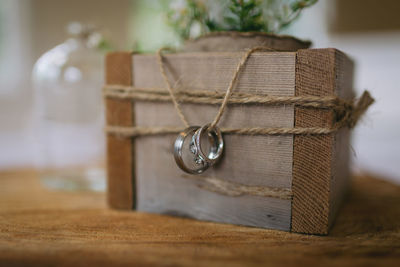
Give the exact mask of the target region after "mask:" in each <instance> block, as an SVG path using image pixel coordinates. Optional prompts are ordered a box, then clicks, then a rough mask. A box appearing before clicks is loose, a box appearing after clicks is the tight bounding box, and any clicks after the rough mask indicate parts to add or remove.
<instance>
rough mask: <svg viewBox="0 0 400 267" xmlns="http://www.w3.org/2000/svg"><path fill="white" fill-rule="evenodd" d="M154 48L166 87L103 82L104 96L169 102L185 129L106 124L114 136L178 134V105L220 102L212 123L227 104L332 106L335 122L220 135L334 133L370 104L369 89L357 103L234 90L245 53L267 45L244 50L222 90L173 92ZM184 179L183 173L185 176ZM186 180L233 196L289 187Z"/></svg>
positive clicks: (275, 193) (284, 192) (278, 194)
mask: <svg viewBox="0 0 400 267" xmlns="http://www.w3.org/2000/svg"><path fill="white" fill-rule="evenodd" d="M163 50H166V49H160V50H159V51H158V54H157V55H158V57H157V59H158V63H159V67H160V72H161V74H162V77H163V79H164V81H165V83H166V85H167V89H165V88H138V87H133V86H123V85H106V86H104V88H103V94H104V97H106V98H118V99H131V100H133V101H153V102H157V101H158V102H171V101H172V102H173V104H174V106H175V109H176V111H177V113H178V115H179V117H180V119H181V120H182V122H183V124H184V127H179V126H169V127H157V126H153V127H123V126H117V125H107V126H106V128H105V130H106V132H107V133H108V134H112V135H116V136H119V137H121V138H132V137H139V136H152V135H165V134H178V133H180V132H181V131H183V130H184V129H185V128H186V127H188V126H189V125H190V124H189V122H188V121H187V119H186V117H185V115H184V114H183V112H182V110H181V108H180V103H193V104H208V105H210V104H211V105H220V108H219V110H218V113H217V115H216V117H215V118H214V120H213V122H212V123H211V127H212V126H215V125H217V124H218V122H219V121H220V119H221V117H222V115H223V114H224V112H225V110H226V107H227V105H239V104H240V105H251V104H263V105H294V106H296V107H308V108H317V109H330V110H334V111H335V113H336V117H337V118H338V120H337V121H336V122H335V123H334V124H333V126H332V127H331V128H324V127H308V128H301V127H293V128H262V127H251V128H222V129H221V130H222V132H223V133H224V134H240V135H326V134H331V133H334V132H336V131H338V130H339V129H340V128H342V127H350V128H351V127H354V126H355V124H356V123H357V121H358V120H359V118H360V117H361V115H362V114H363V113H364V112H365V111H366V110H367V109H368V107H369V106H370V105H371V104H372V103H373V101H374V100H373V98H372V97H371V95H370V94H369V92H368V91H365V92H364V93H363V94H362V96H361V97H360V99H359V100H358V101H355V100H351V101H348V100H343V99H340V98H338V97H335V96H327V97H316V96H268V95H255V94H248V93H235V92H233V90H234V87H235V84H236V83H237V80H238V77H239V74H240V71H241V70H242V68H243V66H244V65H245V64H246V61H247V59H248V58H249V57H250V55H251V54H252V53H254V52H256V51H273V50H271V49H270V48H268V47H255V48H252V49H250V50H248V51H247V52H246V53H245V54H244V55H243V57H242V58H241V60H240V62H239V64H238V65H237V67H236V69H235V71H234V73H233V77H232V79H231V81H230V83H229V86H228V89H227V91H226V92H225V93H218V92H210V91H200V90H185V89H184V90H182V89H180V90H174V88H173V87H172V86H171V83H170V82H169V80H168V77H167V75H166V73H165V69H164V64H163V60H162V59H163V58H162V51H163ZM185 177H186V176H185ZM187 177H190V178H191V179H202V180H203V181H204V182H205V183H204V185H203V186H202V187H203V188H204V189H207V190H209V191H214V192H218V193H221V194H224V195H228V196H238V195H243V194H247V195H258V196H264V197H274V198H280V199H290V198H291V197H292V192H291V190H290V189H283V188H282V189H281V188H272V187H265V186H247V185H242V184H237V183H233V182H228V181H224V180H220V179H217V178H213V177H197V178H196V177H195V176H187Z"/></svg>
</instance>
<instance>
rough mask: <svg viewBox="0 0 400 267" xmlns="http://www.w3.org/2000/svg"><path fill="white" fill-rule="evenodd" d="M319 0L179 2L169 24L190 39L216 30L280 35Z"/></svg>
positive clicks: (173, 5) (171, 10)
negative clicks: (302, 12) (279, 33)
mask: <svg viewBox="0 0 400 267" xmlns="http://www.w3.org/2000/svg"><path fill="white" fill-rule="evenodd" d="M317 1H318V0H218V1H215V0H214V1H212V0H176V1H171V4H170V7H169V9H168V11H167V18H168V23H169V25H170V26H172V28H173V29H174V31H175V32H176V33H177V34H178V36H179V37H180V38H182V39H188V38H193V37H197V36H200V35H202V34H205V33H208V32H215V31H240V32H254V31H255V32H266V33H278V32H280V31H282V30H283V29H284V28H286V27H288V26H289V25H290V24H291V23H292V22H293V21H294V20H296V19H297V18H298V16H299V15H300V13H301V11H302V10H303V9H304V8H307V7H310V6H312V5H313V4H315V3H316V2H317Z"/></svg>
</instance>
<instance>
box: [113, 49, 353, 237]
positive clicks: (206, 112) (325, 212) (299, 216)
mask: <svg viewBox="0 0 400 267" xmlns="http://www.w3.org/2000/svg"><path fill="white" fill-rule="evenodd" d="M241 56H242V53H240V52H226V53H210V52H208V53H205V52H203V53H201V52H198V53H176V54H170V55H166V56H165V63H166V67H167V69H168V73H169V75H170V78H171V80H177V79H179V84H180V85H181V86H183V87H185V89H200V90H217V91H219V92H225V90H226V88H227V85H228V83H229V81H230V79H231V77H232V74H233V71H234V69H235V68H236V65H237V63H238V61H239V59H240V57H241ZM239 79H240V81H239V83H238V84H237V86H236V88H235V92H245V93H256V94H268V95H273V96H305V95H312V96H338V97H340V98H343V99H350V98H353V92H352V83H353V63H352V61H351V60H350V59H349V58H348V57H347V56H346V55H345V54H343V53H342V52H340V51H338V50H336V49H304V50H299V51H297V52H257V53H254V54H252V55H251V57H250V58H249V60H248V62H247V63H246V65H245V67H244V69H243V71H242V73H241V74H240V78H239ZM106 83H107V84H118V85H128V86H135V87H140V88H154V87H157V88H164V87H165V84H164V82H163V80H162V77H161V74H160V71H159V67H158V65H157V61H156V57H155V56H154V55H136V54H133V55H132V54H131V53H126V52H116V53H111V54H109V55H108V56H107V58H106ZM106 108H107V123H108V124H109V125H116V126H150V127H152V126H181V122H180V121H179V117H178V116H177V114H176V111H175V110H174V107H173V105H172V103H160V102H145V101H135V102H133V101H132V100H126V99H115V98H107V99H106ZM217 109H218V106H212V105H198V104H183V110H184V112H185V114H186V115H187V117H188V118H189V121H190V122H191V123H193V124H194V125H204V124H206V123H208V122H210V121H211V120H212V119H213V118H214V116H215V114H216V112H217ZM335 119H336V117H335V112H334V111H333V110H327V109H315V108H305V107H301V108H300V107H294V106H292V105H287V106H265V105H251V106H248V105H246V106H240V105H236V106H229V108H228V110H227V112H226V114H225V115H224V116H223V118H222V120H221V123H220V126H221V127H235V128H239V127H255V126H257V127H328V128H329V127H331V126H332V125H333V123H334V122H335ZM175 138H176V135H174V134H172V135H159V136H143V137H136V138H121V137H118V136H115V135H111V134H109V135H108V136H107V149H108V151H107V155H108V159H107V167H108V201H109V204H110V206H111V207H112V208H117V209H136V210H139V211H146V212H155V213H162V214H173V215H181V216H187V217H191V218H196V219H201V220H209V221H217V222H224V223H233V224H239V225H248V226H256V227H264V228H271V229H279V230H285V231H293V232H299V233H310V234H327V233H328V231H329V228H330V226H331V225H332V223H333V221H334V218H335V215H336V213H337V210H338V208H339V206H340V203H341V201H342V199H343V197H344V195H345V192H346V190H347V188H348V184H349V160H350V159H349V146H350V143H349V142H350V132H349V130H348V129H347V128H342V129H340V130H339V131H338V132H336V133H332V134H327V135H294V136H293V135H285V136H244V135H226V136H224V139H225V143H226V149H225V152H224V153H225V155H224V157H223V159H222V162H221V163H220V164H218V165H217V166H215V167H213V168H212V169H210V170H207V171H206V172H205V173H204V174H202V175H200V176H194V175H189V174H186V173H183V172H182V171H181V170H180V169H178V167H177V166H176V164H175V162H174V159H173V156H172V145H173V142H174V139H175ZM215 179H218V180H219V181H221V180H222V181H223V182H225V183H226V184H227V187H229V185H231V184H233V185H240V186H243V187H251V188H257V187H262V188H267V189H270V190H272V191H273V190H274V189H277V188H278V189H281V190H285V192H288V194H290V197H279V198H276V197H265V196H263V195H262V194H258V195H257V194H235V192H234V191H233V192H232V194H226V192H225V193H224V194H222V193H221V192H219V191H218V188H213V187H212V185H213V181H215Z"/></svg>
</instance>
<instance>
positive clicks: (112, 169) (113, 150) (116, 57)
mask: <svg viewBox="0 0 400 267" xmlns="http://www.w3.org/2000/svg"><path fill="white" fill-rule="evenodd" d="M131 57H132V53H129V52H114V53H110V54H108V55H107V57H106V64H105V65H106V72H105V75H106V84H120V85H132V75H131V73H132V62H131ZM105 101H106V121H107V124H108V125H118V126H132V125H133V123H134V115H133V106H132V105H133V104H132V101H131V100H121V99H110V98H108V99H106V100H105ZM133 150H134V146H133V142H132V140H131V139H126V138H119V137H116V136H113V135H107V177H108V179H107V190H108V194H107V196H108V203H109V205H110V207H112V208H116V209H132V208H133V207H134V203H135V201H134V200H135V191H136V190H135V188H134V187H135V184H134V177H133V175H134V160H133V158H132V156H133Z"/></svg>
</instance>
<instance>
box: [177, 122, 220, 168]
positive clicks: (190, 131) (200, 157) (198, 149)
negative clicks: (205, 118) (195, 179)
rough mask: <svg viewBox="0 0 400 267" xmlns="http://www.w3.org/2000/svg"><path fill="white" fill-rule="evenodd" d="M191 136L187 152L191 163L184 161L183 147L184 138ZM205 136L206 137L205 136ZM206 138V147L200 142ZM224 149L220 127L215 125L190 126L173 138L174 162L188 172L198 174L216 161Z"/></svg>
mask: <svg viewBox="0 0 400 267" xmlns="http://www.w3.org/2000/svg"><path fill="white" fill-rule="evenodd" d="M188 137H189V138H191V140H190V143H189V152H190V156H191V160H192V162H191V163H192V164H187V163H185V161H184V156H183V148H184V144H185V140H186V139H187V138H188ZM205 137H206V138H205ZM204 140H208V142H209V143H208V144H207V145H208V146H207V148H206V147H205V146H202V142H203V141H204ZM223 150H224V139H223V138H222V133H221V131H220V129H219V128H218V127H216V126H214V127H212V128H211V127H210V124H207V125H204V126H203V127H200V126H192V127H189V128H186V129H185V130H184V131H183V132H181V133H180V134H179V135H178V137H177V138H176V140H175V144H174V158H175V161H176V164H177V165H178V167H179V168H181V169H182V170H183V171H185V172H187V173H190V174H200V173H202V172H204V171H205V170H207V169H208V168H209V167H210V166H212V165H214V164H215V163H217V161H218V160H219V159H220V158H221V156H222V152H223Z"/></svg>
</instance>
